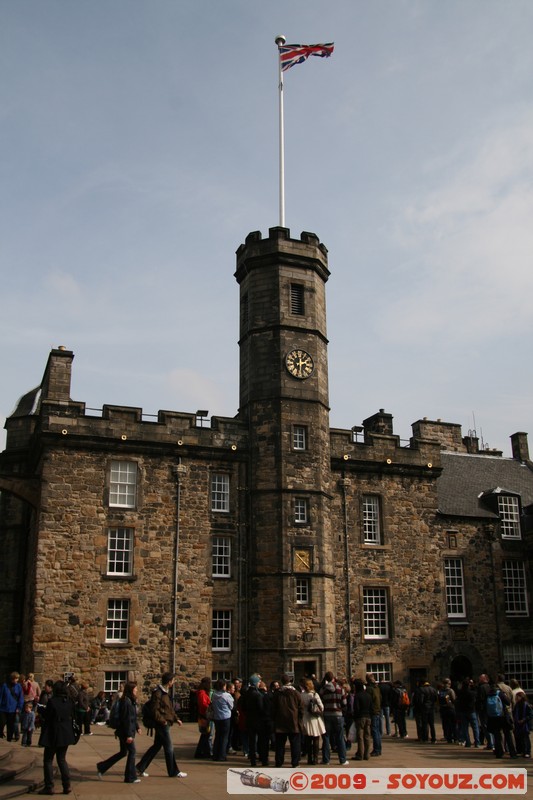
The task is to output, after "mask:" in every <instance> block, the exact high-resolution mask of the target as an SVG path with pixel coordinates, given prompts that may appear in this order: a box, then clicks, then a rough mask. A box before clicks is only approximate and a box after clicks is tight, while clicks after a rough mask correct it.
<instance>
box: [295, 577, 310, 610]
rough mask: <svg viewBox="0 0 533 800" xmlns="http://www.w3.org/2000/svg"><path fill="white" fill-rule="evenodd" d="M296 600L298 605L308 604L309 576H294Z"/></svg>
mask: <svg viewBox="0 0 533 800" xmlns="http://www.w3.org/2000/svg"><path fill="white" fill-rule="evenodd" d="M296 602H297V603H298V605H301V606H305V605H309V578H296Z"/></svg>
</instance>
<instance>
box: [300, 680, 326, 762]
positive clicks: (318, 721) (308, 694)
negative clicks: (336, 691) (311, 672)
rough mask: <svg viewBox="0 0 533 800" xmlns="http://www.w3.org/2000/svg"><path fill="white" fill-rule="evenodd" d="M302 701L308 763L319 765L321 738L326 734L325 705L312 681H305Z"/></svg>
mask: <svg viewBox="0 0 533 800" xmlns="http://www.w3.org/2000/svg"><path fill="white" fill-rule="evenodd" d="M302 701H303V707H304V715H303V720H302V725H303V733H304V736H305V737H306V742H305V745H306V748H305V749H306V752H307V763H308V764H318V754H319V752H320V745H321V742H320V740H321V737H322V736H323V735H324V734H325V732H326V726H325V725H324V717H323V714H324V704H323V703H322V699H321V697H320V695H319V694H318V692H316V691H315V685H314V683H313V681H312V680H310V679H309V678H306V680H304V681H303V691H302Z"/></svg>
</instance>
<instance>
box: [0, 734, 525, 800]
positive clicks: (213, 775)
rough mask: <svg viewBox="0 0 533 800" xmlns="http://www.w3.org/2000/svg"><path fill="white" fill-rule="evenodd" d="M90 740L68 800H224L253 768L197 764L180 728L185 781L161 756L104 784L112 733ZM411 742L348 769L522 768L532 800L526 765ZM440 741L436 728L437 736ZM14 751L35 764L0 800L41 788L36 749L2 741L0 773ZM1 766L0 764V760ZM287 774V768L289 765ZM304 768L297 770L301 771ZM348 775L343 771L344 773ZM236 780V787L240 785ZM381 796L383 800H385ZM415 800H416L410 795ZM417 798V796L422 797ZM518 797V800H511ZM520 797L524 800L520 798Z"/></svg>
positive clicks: (389, 745)
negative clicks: (231, 783) (128, 780)
mask: <svg viewBox="0 0 533 800" xmlns="http://www.w3.org/2000/svg"><path fill="white" fill-rule="evenodd" d="M92 730H93V731H94V734H93V735H92V736H84V737H82V738H81V739H80V742H79V744H78V745H76V746H75V747H71V748H70V749H69V753H68V762H69V764H70V766H71V771H72V789H73V792H72V795H71V798H72V800H78V798H79V799H80V800H108V798H109V799H110V798H121V797H123V798H127V800H130V798H131V800H163V799H165V800H166V798H169V797H176V798H179V800H218V798H221V797H224V796H229V795H228V794H227V770H228V768H229V769H237V770H241V771H242V770H245V769H249V768H250V765H249V763H248V761H247V760H246V759H245V758H244V756H243V755H242V754H236V755H230V756H229V757H228V761H227V763H214V762H212V761H198V760H196V759H194V749H195V746H196V741H197V739H198V730H197V726H196V724H194V723H185V724H184V725H183V726H182V727H181V728H177V727H174V728H173V741H174V744H175V752H176V758H177V762H178V764H179V767H180V769H181V770H182V771H183V772H187V778H185V779H177V778H173V779H171V778H168V777H167V776H166V770H165V762H164V758H163V756H162V754H160V755H159V756H158V757H157V758H156V759H155V760H154V761H153V762H152V764H151V765H150V768H149V770H148V771H149V775H150V777H148V778H143V779H142V781H141V783H138V784H125V783H124V782H123V771H124V761H122V762H119V763H118V764H117V765H116V766H115V767H114V768H113V769H112V770H110V771H109V772H108V773H106V775H105V776H104V777H103V779H102V780H99V779H98V776H97V774H96V763H97V761H99V760H102V759H104V758H107V757H108V756H109V755H111V754H112V753H114V752H116V750H117V749H118V748H117V744H116V740H115V738H114V733H113V731H111V730H110V729H109V728H105V727H98V726H95V727H93V729H92ZM408 732H409V734H410V738H409V739H405V740H400V739H395V738H389V737H384V739H383V755H382V756H381V757H380V758H372V759H371V760H370V761H368V762H359V761H355V760H354V757H353V752H354V751H353V748H352V750H351V751H349V752H348V758H349V761H350V764H349V769H350V770H351V769H352V768H353V769H354V770H357V772H358V773H362V772H364V773H365V775H366V776H367V777H368V778H370V777H371V775H372V772H373V770H375V769H378V768H380V769H391V768H394V769H395V770H397V769H406V768H408V769H409V770H413V772H416V771H417V770H418V771H420V770H421V769H424V770H427V769H429V770H433V769H451V768H460V769H461V770H464V771H468V770H469V769H470V768H483V769H495V768H497V769H498V772H499V773H506V772H507V770H509V769H513V768H517V767H520V768H524V767H525V768H527V771H528V791H527V795H526V796H527V797H529V798H530V800H533V765H530V762H529V761H527V760H524V759H521V758H520V759H516V760H510V759H509V758H507V757H506V758H505V759H503V760H496V759H495V758H494V756H493V754H492V752H489V751H487V750H475V749H473V748H472V749H470V750H467V749H465V748H463V747H460V746H458V745H450V744H447V743H446V742H442V741H438V742H437V743H436V744H435V745H431V744H427V745H423V744H422V743H420V742H417V741H416V737H415V735H414V723H413V722H412V720H409V721H408ZM438 732H439V733H440V726H439V731H438ZM136 741H137V752H138V754H142V753H143V752H144V750H145V749H146V748H147V747H149V745H150V743H151V739H150V738H149V737H148V736H146V735H145V734H143V735H141V736H139V737H138V738H137V740H136ZM13 748H15V751H14V755H13V756H11V760H13V759H14V757H15V756H16V761H17V763H20V760H21V759H27V760H28V761H30V760H33V761H34V762H35V763H34V766H33V768H32V770H31V771H30V772H29V773H28V774H27V775H26V776H21V777H20V778H15V779H14V780H12V781H9V782H7V783H4V784H0V800H2V799H3V798H8V797H13V796H15V795H14V792H22V791H25V789H24V786H25V784H26V785H27V784H28V775H30V776H31V777H32V778H33V779H34V781H35V780H41V775H42V750H41V749H40V748H38V747H36V746H32V747H31V748H22V747H21V746H20V744H18V743H7V742H6V741H5V740H0V765H1V763H2V761H1V760H4V761H5V760H6V757H9V756H10V754H9V752H8V753H7V754H6V751H9V750H10V749H13ZM3 756H4V758H3V759H2V757H3ZM285 766H286V767H289V766H290V762H289V761H287V762H286V764H285ZM306 766H307V765H306V764H305V763H304V762H302V764H301V767H306ZM330 768H331V770H328V771H331V772H337V771H338V770H341V768H340V765H339V764H338V762H337V759H336V757H335V754H333V759H332V763H331V764H330ZM256 771H257V772H262V773H265V774H268V773H269V768H267V767H259V768H257V770H256ZM341 771H342V772H345V771H346V768H344V769H343V770H341ZM239 780H240V779H239ZM56 791H57V792H59V793H60V792H61V783H60V781H58V782H57V783H56ZM260 796H263V797H275V796H277V797H282V796H283V794H280V793H278V794H277V795H274V794H271V793H267V792H265V791H264V790H262V789H260V788H253V789H250V790H249V793H247V794H242V795H235V797H237V798H239V797H240V798H252V797H260ZM285 796H286V797H294V796H295V795H294V794H292V793H291V794H286V795H285ZM296 796H300V797H305V798H308V797H313V798H325V797H334V796H336V797H342V796H344V797H348V796H349V797H350V798H351V800H353V798H354V797H362V798H367V797H369V796H370V792H368V791H364V790H360V791H356V790H355V789H354V790H353V791H350V793H349V794H344V795H334V794H333V793H332V792H327V791H326V792H324V793H323V794H321V793H319V794H316V793H314V792H313V793H312V794H311V793H310V792H306V791H302V792H301V793H300V794H299V795H296ZM372 796H373V797H376V798H377V797H379V796H380V795H378V794H373V795H372ZM382 796H383V795H382ZM386 796H387V797H396V796H398V797H403V798H405V797H407V796H409V794H405V793H404V794H399V793H395V792H391V793H388V794H387V795H386ZM411 796H414V793H411ZM417 796H418V797H420V796H422V795H420V794H418V795H417ZM431 796H432V797H434V798H445V797H447V798H449V797H450V796H458V797H467V798H473V797H482V796H489V795H488V794H487V795H481V794H475V795H474V794H473V793H471V792H470V793H468V792H466V793H455V794H454V795H450V794H449V793H448V794H441V793H438V792H436V793H434V794H432V795H431ZM510 796H511V795H509V794H505V793H501V794H491V795H490V797H492V798H505V797H507V798H509V797H510ZM515 796H518V795H515ZM520 796H522V797H523V796H524V795H523V794H522V795H520Z"/></svg>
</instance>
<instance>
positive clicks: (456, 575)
mask: <svg viewBox="0 0 533 800" xmlns="http://www.w3.org/2000/svg"><path fill="white" fill-rule="evenodd" d="M444 580H445V584H446V613H447V615H448V617H449V618H456V619H457V618H460V617H461V618H464V617H466V605H465V587H464V579H463V562H462V561H461V559H460V558H445V559H444Z"/></svg>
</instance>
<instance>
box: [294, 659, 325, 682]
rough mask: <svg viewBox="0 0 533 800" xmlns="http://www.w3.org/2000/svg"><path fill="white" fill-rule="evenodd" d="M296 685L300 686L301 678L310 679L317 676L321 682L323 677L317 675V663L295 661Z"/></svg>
mask: <svg viewBox="0 0 533 800" xmlns="http://www.w3.org/2000/svg"><path fill="white" fill-rule="evenodd" d="M293 668H294V685H295V686H298V683H299V682H300V679H301V678H308V677H310V676H311V675H315V677H317V678H318V680H321V678H322V675H320V676H319V675H317V672H316V670H317V665H316V661H295V662H294V665H293Z"/></svg>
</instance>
